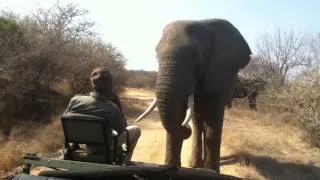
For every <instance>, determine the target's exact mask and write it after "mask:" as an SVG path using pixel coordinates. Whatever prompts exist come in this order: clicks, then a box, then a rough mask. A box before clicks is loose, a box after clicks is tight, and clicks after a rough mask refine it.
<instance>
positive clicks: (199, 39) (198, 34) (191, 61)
mask: <svg viewBox="0 0 320 180" xmlns="http://www.w3.org/2000/svg"><path fill="white" fill-rule="evenodd" d="M155 49H156V57H157V60H158V64H159V66H158V71H157V77H156V86H155V99H154V100H153V102H152V103H151V104H150V106H149V107H148V108H147V110H146V111H145V112H143V113H142V114H141V115H140V116H139V117H138V118H137V119H136V121H135V123H137V122H139V121H141V120H142V119H145V117H146V116H147V115H148V114H149V113H150V112H151V111H152V110H153V109H154V108H155V107H157V108H158V110H159V115H160V119H161V123H162V126H163V127H164V129H165V130H166V147H165V160H164V163H165V165H167V166H169V167H181V157H180V156H181V149H182V144H183V141H184V140H185V139H188V138H189V137H190V136H191V134H192V132H193V138H192V140H193V144H192V153H191V159H190V162H189V165H190V166H191V167H193V168H197V167H203V168H207V169H213V170H215V171H216V172H218V173H220V167H219V160H220V146H221V137H222V128H223V119H224V111H225V105H226V104H227V103H228V102H229V101H230V99H231V97H232V94H233V90H234V84H235V77H236V75H237V73H238V71H239V70H240V69H242V68H244V67H245V66H246V65H247V64H248V63H249V62H250V60H251V54H252V53H251V49H250V47H249V45H248V43H247V42H246V40H245V39H244V37H243V36H242V35H241V33H240V32H239V30H238V29H237V28H236V27H234V26H233V24H231V23H230V22H229V21H228V20H225V19H218V18H214V19H202V20H176V21H172V22H170V23H168V24H167V25H165V27H164V28H163V32H162V36H161V38H160V40H159V41H158V43H157V45H156V48H155ZM191 119H193V120H192V125H193V130H191V127H190V126H189V124H188V123H189V122H190V120H191ZM202 137H203V139H202ZM202 145H203V146H204V147H202ZM202 153H203V154H204V157H203V158H202Z"/></svg>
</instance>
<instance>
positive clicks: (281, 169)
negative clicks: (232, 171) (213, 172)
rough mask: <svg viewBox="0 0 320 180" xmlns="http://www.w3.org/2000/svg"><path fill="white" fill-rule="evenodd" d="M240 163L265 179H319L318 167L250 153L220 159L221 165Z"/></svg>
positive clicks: (319, 168) (319, 171) (319, 169)
mask: <svg viewBox="0 0 320 180" xmlns="http://www.w3.org/2000/svg"><path fill="white" fill-rule="evenodd" d="M235 163H240V164H242V165H245V166H253V167H255V168H256V170H257V171H258V172H259V174H261V175H262V176H264V177H265V178H266V179H283V180H289V179H290V180H298V179H299V180H317V179H320V167H317V166H314V165H306V164H298V163H294V162H280V161H278V160H276V159H274V158H272V157H270V156H256V155H254V154H251V153H241V154H238V155H231V156H226V157H222V158H221V162H220V164H221V165H230V164H235Z"/></svg>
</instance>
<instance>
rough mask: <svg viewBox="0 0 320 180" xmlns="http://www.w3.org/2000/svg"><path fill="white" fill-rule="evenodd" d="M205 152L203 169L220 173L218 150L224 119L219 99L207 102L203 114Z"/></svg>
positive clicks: (222, 107)
mask: <svg viewBox="0 0 320 180" xmlns="http://www.w3.org/2000/svg"><path fill="white" fill-rule="evenodd" d="M204 116H205V118H204V121H205V128H204V131H205V141H204V142H205V151H206V156H205V158H204V167H205V168H208V169H213V170H215V171H216V172H218V173H220V149H221V138H222V128H223V117H224V103H223V101H222V100H221V99H220V98H219V97H215V98H214V99H212V100H208V103H207V104H206V109H205V113H204Z"/></svg>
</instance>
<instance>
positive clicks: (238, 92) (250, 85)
mask: <svg viewBox="0 0 320 180" xmlns="http://www.w3.org/2000/svg"><path fill="white" fill-rule="evenodd" d="M266 84H267V82H266V81H265V80H264V79H262V78H254V79H252V78H245V77H239V76H237V78H236V85H235V90H234V93H233V95H232V99H234V98H247V99H248V105H249V108H250V109H251V110H255V111H257V103H256V100H257V96H258V95H259V91H261V90H263V89H264V88H265V86H266ZM232 99H231V100H230V101H229V103H228V104H227V108H228V109H230V108H232Z"/></svg>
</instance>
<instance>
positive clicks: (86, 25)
mask: <svg viewBox="0 0 320 180" xmlns="http://www.w3.org/2000/svg"><path fill="white" fill-rule="evenodd" d="M87 13H88V12H87V11H86V10H83V9H78V8H77V7H76V6H75V5H73V4H69V5H66V6H64V7H62V6H60V5H58V4H56V5H54V6H53V7H52V8H50V9H37V10H36V11H34V12H33V13H32V14H31V15H29V16H25V17H23V18H20V17H19V16H15V15H13V13H11V12H4V11H2V14H0V36H1V37H0V39H1V40H0V45H1V46H0V66H1V69H0V72H1V74H0V87H1V93H0V102H1V104H0V116H1V117H0V121H1V122H0V123H1V124H0V127H1V128H2V129H10V127H11V126H12V125H13V124H15V123H17V121H20V120H36V121H48V120H49V119H50V118H49V117H50V116H51V115H53V114H59V113H61V111H62V110H64V108H65V107H66V105H67V103H68V101H69V99H70V98H71V96H72V95H73V94H75V93H87V92H88V91H90V90H91V84H90V82H89V77H90V73H91V71H92V70H93V68H95V67H97V66H107V67H108V68H109V69H111V71H112V73H113V75H114V79H115V82H116V84H115V91H120V90H121V89H122V88H123V86H124V85H125V82H126V76H125V69H124V67H125V64H126V60H125V58H124V57H123V55H122V54H121V52H119V51H118V50H117V48H116V47H114V46H113V45H112V44H110V43H106V42H104V41H102V40H101V39H100V38H99V37H97V36H96V34H95V33H94V32H93V31H92V27H93V26H94V23H93V22H89V21H87V20H86V18H85V15H86V14H87ZM14 119H16V120H14ZM8 122H9V123H8Z"/></svg>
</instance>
